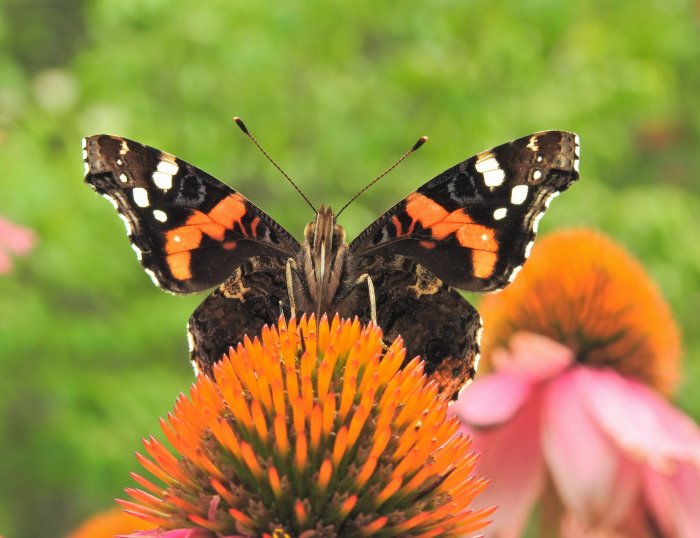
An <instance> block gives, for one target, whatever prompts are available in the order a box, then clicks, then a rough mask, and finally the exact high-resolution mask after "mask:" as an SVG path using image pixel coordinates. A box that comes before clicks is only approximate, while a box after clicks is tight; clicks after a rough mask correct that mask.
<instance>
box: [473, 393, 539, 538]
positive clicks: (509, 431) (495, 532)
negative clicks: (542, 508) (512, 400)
mask: <svg viewBox="0 0 700 538" xmlns="http://www.w3.org/2000/svg"><path fill="white" fill-rule="evenodd" d="M540 410H541V398H540V394H539V391H535V392H534V393H533V394H532V395H531V397H530V398H529V399H528V400H527V401H526V402H525V403H524V405H523V406H522V407H521V408H520V409H519V410H518V412H517V413H516V414H515V415H514V416H513V417H512V419H511V420H509V421H508V422H505V423H504V424H502V425H500V426H497V427H494V428H470V427H469V426H467V425H464V426H463V428H462V431H463V432H464V433H467V434H469V435H470V436H471V437H472V439H473V445H472V448H473V449H474V450H475V451H476V452H477V453H479V454H480V456H479V460H478V462H477V465H476V473H477V474H478V475H479V476H485V477H487V478H488V479H489V484H488V485H487V486H486V489H485V490H484V491H483V493H481V494H480V495H479V496H478V497H477V498H476V499H475V500H474V501H472V507H473V508H474V509H475V510H478V509H481V508H487V507H490V506H494V505H496V506H497V509H496V511H495V512H494V513H493V514H492V515H491V519H492V523H491V524H490V525H489V526H488V532H487V534H488V536H490V537H498V538H515V537H517V536H521V535H522V532H523V530H524V528H525V524H526V523H527V519H528V515H529V512H530V510H531V508H532V506H533V504H534V502H535V499H536V498H537V496H538V495H539V493H540V491H541V490H542V485H543V482H544V466H543V461H542V453H541V450H540Z"/></svg>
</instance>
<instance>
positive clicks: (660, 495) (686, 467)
mask: <svg viewBox="0 0 700 538" xmlns="http://www.w3.org/2000/svg"><path fill="white" fill-rule="evenodd" d="M644 496H645V500H646V502H647V503H648V505H649V511H650V512H651V514H652V515H653V519H654V522H655V524H656V526H657V527H658V528H659V531H660V533H661V535H662V536H673V537H675V538H696V537H697V536H700V469H698V467H697V466H695V465H692V464H690V463H680V464H678V465H677V466H676V468H675V469H674V471H673V472H672V473H663V472H659V471H656V470H654V469H646V471H645V473H644Z"/></svg>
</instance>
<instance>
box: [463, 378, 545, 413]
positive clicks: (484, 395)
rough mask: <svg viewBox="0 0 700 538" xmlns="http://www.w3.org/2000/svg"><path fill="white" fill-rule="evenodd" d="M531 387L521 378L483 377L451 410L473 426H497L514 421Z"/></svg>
mask: <svg viewBox="0 0 700 538" xmlns="http://www.w3.org/2000/svg"><path fill="white" fill-rule="evenodd" d="M530 388H531V386H530V383H529V381H528V380H527V379H525V378H522V377H520V376H514V375H510V374H500V373H495V374H490V375H486V376H485V377H482V378H478V379H476V380H475V381H474V382H473V383H472V384H471V385H469V386H468V387H466V388H465V389H464V390H463V391H462V392H461V394H460V395H459V398H458V399H457V401H456V402H455V403H454V404H453V405H452V406H451V410H452V412H454V413H456V414H458V415H459V416H460V418H461V419H462V421H464V422H466V423H468V424H471V425H473V426H493V425H498V424H501V423H503V422H505V421H506V420H510V419H511V418H513V415H514V414H515V413H516V412H517V411H518V410H519V409H520V408H521V407H522V406H523V404H524V403H525V401H526V400H527V398H528V397H529V396H530Z"/></svg>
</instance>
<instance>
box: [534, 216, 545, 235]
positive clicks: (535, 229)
mask: <svg viewBox="0 0 700 538" xmlns="http://www.w3.org/2000/svg"><path fill="white" fill-rule="evenodd" d="M543 215H544V211H542V212H541V213H538V214H537V216H536V217H535V218H534V220H533V221H532V231H533V232H535V233H537V227H538V226H539V225H540V220H542V216H543Z"/></svg>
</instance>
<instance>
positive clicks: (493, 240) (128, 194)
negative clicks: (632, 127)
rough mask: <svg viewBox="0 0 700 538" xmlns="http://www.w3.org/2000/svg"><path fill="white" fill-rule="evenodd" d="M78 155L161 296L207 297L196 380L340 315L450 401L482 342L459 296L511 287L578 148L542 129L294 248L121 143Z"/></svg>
mask: <svg viewBox="0 0 700 538" xmlns="http://www.w3.org/2000/svg"><path fill="white" fill-rule="evenodd" d="M239 126H242V122H241V123H240V124H239ZM241 128H242V129H244V132H246V133H247V130H246V129H245V128H244V126H242V127H241ZM247 134H248V133H247ZM83 159H84V161H85V173H86V177H85V181H86V182H87V183H88V184H89V185H90V186H91V187H92V188H93V189H94V190H95V191H97V192H98V193H99V194H101V195H102V196H104V197H105V198H107V199H108V200H109V201H110V202H111V203H112V205H113V206H114V207H115V209H116V210H117V212H118V213H119V216H120V217H121V218H122V220H123V221H124V223H125V225H126V229H127V233H128V236H129V240H130V242H131V245H132V247H133V249H134V251H135V252H136V255H137V258H138V260H139V262H140V263H141V265H142V266H143V269H144V270H145V272H146V273H147V274H148V275H149V276H150V277H151V279H152V280H153V282H154V283H155V284H156V285H157V286H159V287H160V288H162V289H164V290H166V291H168V292H171V293H175V294H184V293H195V292H201V291H204V290H208V289H210V288H214V290H213V291H212V292H211V293H210V295H209V296H208V297H207V298H206V299H205V300H204V301H203V302H202V303H201V305H200V306H199V307H198V308H197V309H196V310H195V311H194V313H193V314H192V316H191V318H190V320H189V325H188V340H189V344H190V354H191V359H192V361H193V363H194V365H195V367H196V369H197V370H198V371H201V372H204V373H207V374H211V371H212V367H213V365H214V363H216V362H217V361H218V360H220V359H221V358H222V356H223V354H224V353H225V352H227V351H228V349H229V347H230V346H235V345H236V343H238V342H240V341H242V339H243V338H244V336H245V335H251V336H252V335H255V334H257V333H259V332H260V330H261V328H262V327H263V325H265V324H273V323H275V322H276V320H277V319H278V317H279V316H280V313H283V314H285V315H290V314H291V313H294V312H296V313H316V314H318V315H321V314H328V315H329V316H333V315H335V314H339V315H341V316H343V317H353V316H358V317H359V319H360V320H361V321H364V322H367V321H369V320H376V322H377V323H378V325H379V326H380V327H381V328H382V329H383V331H384V335H385V339H386V341H387V342H389V341H392V340H393V339H394V338H395V337H396V336H398V335H401V336H402V337H403V339H404V342H405V345H406V350H407V355H406V356H407V359H410V358H412V357H414V356H416V355H420V356H421V357H422V358H423V360H424V361H425V365H426V366H425V368H426V370H425V371H426V373H427V374H428V375H430V376H431V377H432V378H433V379H434V380H435V381H436V382H437V384H438V385H439V388H440V390H441V391H442V392H443V393H444V394H445V395H447V396H448V397H451V398H456V396H457V394H458V392H459V390H460V388H461V387H462V386H463V385H465V383H466V382H467V381H468V380H470V379H472V378H473V377H474V374H475V371H476V366H477V363H478V359H479V337H480V332H481V318H480V316H479V314H478V312H477V311H476V309H475V308H474V307H473V306H472V305H471V304H470V303H469V302H468V301H467V300H466V299H464V298H463V297H462V295H460V293H458V292H457V291H456V290H466V291H470V292H491V291H496V290H499V289H501V288H503V287H504V286H506V285H507V284H508V283H509V282H511V281H512V280H513V279H514V278H515V275H516V273H517V272H518V270H519V269H520V268H521V267H522V265H523V263H524V262H525V260H526V259H527V257H528V255H529V253H530V250H531V249H532V246H533V242H534V239H535V234H536V232H537V225H538V222H539V220H540V219H541V217H542V215H543V214H544V212H545V210H546V208H547V207H548V206H549V203H550V202H551V200H552V199H553V198H554V197H555V196H557V195H558V194H560V193H561V192H562V191H564V190H566V189H567V188H568V187H570V186H571V185H572V184H573V183H574V182H575V181H576V180H577V179H578V177H579V173H578V167H579V139H578V136H576V135H575V134H573V133H569V132H564V131H543V132H538V133H534V134H531V135H528V136H525V137H523V138H519V139H517V140H514V141H512V142H509V143H506V144H503V145H501V146H498V147H495V148H493V149H489V150H486V151H482V152H481V153H478V154H476V155H475V156H473V157H470V158H469V159H467V160H466V161H463V162H461V163H458V164H456V165H455V166H453V167H451V168H449V169H447V170H445V171H444V172H442V173H441V174H439V175H438V176H436V177H435V178H433V179H432V180H430V181H429V182H427V183H426V184H425V185H423V186H422V187H420V188H419V189H418V190H416V191H415V192H413V193H411V194H409V195H408V196H407V197H406V198H404V199H403V200H401V201H400V202H398V203H397V204H396V205H394V206H393V207H392V208H391V209H389V210H388V211H387V212H386V213H384V214H383V215H382V216H380V217H379V218H378V219H377V220H376V221H375V222H373V223H372V224H370V225H369V226H368V227H367V228H366V229H365V230H364V231H363V232H362V233H361V234H360V235H359V236H358V237H357V238H355V239H354V240H353V241H352V242H350V243H347V242H346V239H345V231H344V229H343V227H342V226H341V225H340V224H339V223H338V222H337V221H336V218H335V216H334V214H333V211H332V210H331V209H330V207H328V206H321V207H320V208H319V210H318V211H317V212H316V214H315V216H314V219H313V221H311V222H310V223H309V224H308V225H307V226H306V228H305V229H304V234H303V240H302V241H301V242H299V241H297V240H296V239H295V238H294V237H293V236H292V235H291V234H290V233H289V232H287V231H286V230H285V229H284V228H283V227H282V226H280V225H279V224H278V223H277V222H275V220H273V219H272V217H270V216H269V215H268V214H267V213H265V212H264V211H262V210H261V209H260V208H258V207H257V206H255V205H254V204H253V203H252V202H251V201H250V200H248V199H247V198H245V197H244V196H243V195H241V194H240V193H239V192H237V191H236V190H234V189H232V188H230V187H229V186H227V185H225V184H224V183H222V182H221V181H219V180H217V179H216V178H214V177H212V176H211V175H209V174H207V173H206V172H204V171H202V170H200V169H199V168H196V167H195V166H193V165H191V164H189V163H187V162H185V161H183V160H181V159H179V158H177V157H175V156H173V155H171V154H169V153H165V152H163V151H160V150H157V149H154V148H152V147H149V146H146V145H143V144H140V143H138V142H134V141H132V140H128V139H126V138H122V137H118V136H111V135H104V134H102V135H95V136H91V137H89V138H86V139H84V142H83Z"/></svg>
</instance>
